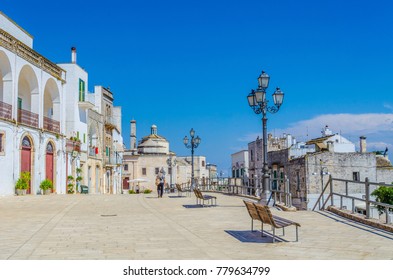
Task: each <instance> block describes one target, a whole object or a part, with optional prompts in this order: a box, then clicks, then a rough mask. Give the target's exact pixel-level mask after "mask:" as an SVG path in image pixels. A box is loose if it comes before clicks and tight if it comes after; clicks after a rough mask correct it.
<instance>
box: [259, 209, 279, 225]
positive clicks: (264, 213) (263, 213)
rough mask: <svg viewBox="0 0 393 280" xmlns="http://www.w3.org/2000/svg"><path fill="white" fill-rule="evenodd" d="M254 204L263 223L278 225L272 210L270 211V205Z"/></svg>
mask: <svg viewBox="0 0 393 280" xmlns="http://www.w3.org/2000/svg"><path fill="white" fill-rule="evenodd" d="M254 206H255V209H256V210H257V213H258V215H259V217H260V218H261V220H262V222H263V223H265V224H269V225H272V226H274V227H277V225H276V223H275V222H274V219H273V215H272V212H270V209H269V206H267V205H261V204H254Z"/></svg>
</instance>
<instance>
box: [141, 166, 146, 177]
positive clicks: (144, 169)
mask: <svg viewBox="0 0 393 280" xmlns="http://www.w3.org/2000/svg"><path fill="white" fill-rule="evenodd" d="M142 175H146V168H145V167H144V168H142Z"/></svg>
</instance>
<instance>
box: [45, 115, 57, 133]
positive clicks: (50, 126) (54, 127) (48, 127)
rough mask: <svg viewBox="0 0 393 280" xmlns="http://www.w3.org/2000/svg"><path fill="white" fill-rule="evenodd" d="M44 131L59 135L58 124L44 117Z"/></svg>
mask: <svg viewBox="0 0 393 280" xmlns="http://www.w3.org/2000/svg"><path fill="white" fill-rule="evenodd" d="M44 129H46V130H49V131H52V132H56V133H60V122H59V121H56V120H53V119H51V118H48V117H45V116H44Z"/></svg>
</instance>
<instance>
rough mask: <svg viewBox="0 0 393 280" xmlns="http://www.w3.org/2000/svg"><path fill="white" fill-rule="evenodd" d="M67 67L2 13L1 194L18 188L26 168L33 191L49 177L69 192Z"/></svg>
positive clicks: (60, 190) (32, 192)
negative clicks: (39, 50)
mask: <svg viewBox="0 0 393 280" xmlns="http://www.w3.org/2000/svg"><path fill="white" fill-rule="evenodd" d="M65 79H66V73H65V71H64V70H63V69H62V68H61V67H59V66H57V65H56V64H54V63H53V62H51V61H50V60H48V59H47V58H45V57H43V56H42V55H41V54H39V53H37V52H36V51H34V50H33V37H32V36H31V35H30V34H28V33H27V32H26V31H25V30H24V29H22V28H21V27H20V26H18V25H17V24H15V23H14V22H13V21H12V20H11V19H9V18H8V17H7V16H6V15H4V14H3V13H1V12H0V166H1V169H0V177H1V183H0V194H1V195H10V194H14V193H15V187H14V186H15V182H16V181H17V179H18V178H19V176H20V173H21V172H22V171H28V172H30V174H31V180H30V185H29V189H28V193H31V194H36V193H39V192H40V189H39V185H40V182H41V181H42V180H44V179H46V178H48V179H50V180H52V181H53V183H54V190H55V192H57V193H65V192H66V188H65V184H66V172H65V170H66V168H65V166H66V158H65V154H64V153H63V152H62V151H63V150H64V148H65V140H64V139H65V138H64V135H65V134H66V121H65V107H66V104H65Z"/></svg>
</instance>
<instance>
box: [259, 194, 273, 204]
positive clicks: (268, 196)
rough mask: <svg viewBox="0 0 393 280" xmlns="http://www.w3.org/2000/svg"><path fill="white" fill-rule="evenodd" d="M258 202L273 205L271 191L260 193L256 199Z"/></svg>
mask: <svg viewBox="0 0 393 280" xmlns="http://www.w3.org/2000/svg"><path fill="white" fill-rule="evenodd" d="M258 203H259V204H262V205H268V206H273V204H274V200H273V198H272V196H271V193H262V194H261V196H260V199H259V201H258Z"/></svg>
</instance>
